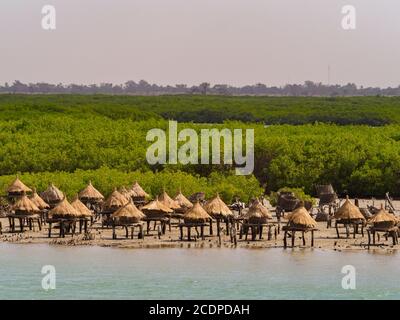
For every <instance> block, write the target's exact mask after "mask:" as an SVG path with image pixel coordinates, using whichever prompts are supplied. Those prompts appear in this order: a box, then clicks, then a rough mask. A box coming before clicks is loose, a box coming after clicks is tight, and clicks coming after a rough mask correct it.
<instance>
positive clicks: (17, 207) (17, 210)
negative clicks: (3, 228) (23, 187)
mask: <svg viewBox="0 0 400 320" xmlns="http://www.w3.org/2000/svg"><path fill="white" fill-rule="evenodd" d="M11 208H12V211H13V213H10V214H8V221H9V225H10V229H11V232H15V220H16V219H17V220H18V221H19V226H20V231H21V232H24V226H25V225H28V227H29V230H32V229H33V227H34V223H35V222H36V223H37V225H38V227H39V230H42V227H41V225H42V224H41V219H40V216H39V213H40V209H39V208H38V207H37V206H36V205H35V204H34V203H33V202H32V201H31V200H30V199H29V198H28V197H27V196H26V195H25V194H24V195H22V196H20V197H19V198H18V199H17V200H16V202H15V203H14V204H13V205H12V207H11Z"/></svg>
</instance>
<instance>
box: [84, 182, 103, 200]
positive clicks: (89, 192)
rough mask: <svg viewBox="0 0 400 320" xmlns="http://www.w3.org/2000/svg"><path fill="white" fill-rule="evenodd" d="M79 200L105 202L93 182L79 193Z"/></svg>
mask: <svg viewBox="0 0 400 320" xmlns="http://www.w3.org/2000/svg"><path fill="white" fill-rule="evenodd" d="M79 199H85V200H86V199H87V200H103V199H104V196H103V195H102V194H101V193H100V192H99V191H98V190H97V189H96V188H95V187H93V185H92V182H91V181H89V184H88V185H87V186H86V188H85V189H83V190H82V191H81V192H79Z"/></svg>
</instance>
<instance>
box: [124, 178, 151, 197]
mask: <svg viewBox="0 0 400 320" xmlns="http://www.w3.org/2000/svg"><path fill="white" fill-rule="evenodd" d="M129 193H130V195H131V196H132V197H144V198H147V197H149V194H148V193H146V191H144V190H143V188H142V187H141V186H140V185H139V183H138V182H137V181H135V183H134V184H133V185H132V188H131V189H130V190H129Z"/></svg>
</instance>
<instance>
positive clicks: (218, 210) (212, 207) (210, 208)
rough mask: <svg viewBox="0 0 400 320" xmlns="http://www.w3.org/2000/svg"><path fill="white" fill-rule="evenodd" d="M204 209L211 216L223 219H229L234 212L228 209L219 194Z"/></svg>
mask: <svg viewBox="0 0 400 320" xmlns="http://www.w3.org/2000/svg"><path fill="white" fill-rule="evenodd" d="M204 209H205V210H206V211H207V212H208V213H209V214H210V215H211V216H221V217H228V216H232V215H233V213H232V211H231V210H230V209H229V208H228V206H227V205H226V204H225V202H223V201H222V199H221V198H220V197H219V194H217V195H216V196H215V197H214V198H213V199H211V200H210V201H208V202H207V203H206V204H205V205H204Z"/></svg>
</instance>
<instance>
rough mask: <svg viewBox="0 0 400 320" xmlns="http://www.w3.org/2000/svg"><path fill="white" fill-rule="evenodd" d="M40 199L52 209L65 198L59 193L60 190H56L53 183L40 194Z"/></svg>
mask: <svg viewBox="0 0 400 320" xmlns="http://www.w3.org/2000/svg"><path fill="white" fill-rule="evenodd" d="M40 197H41V198H42V199H43V200H44V201H46V202H47V203H48V204H49V205H50V207H52V208H54V207H55V206H56V205H57V204H58V203H60V202H61V201H62V200H63V199H64V198H65V196H64V193H63V192H62V191H60V189H58V188H57V187H56V186H55V185H54V184H53V183H51V184H50V185H49V186H48V188H47V189H46V190H45V191H43V192H42V193H41V194H40Z"/></svg>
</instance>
